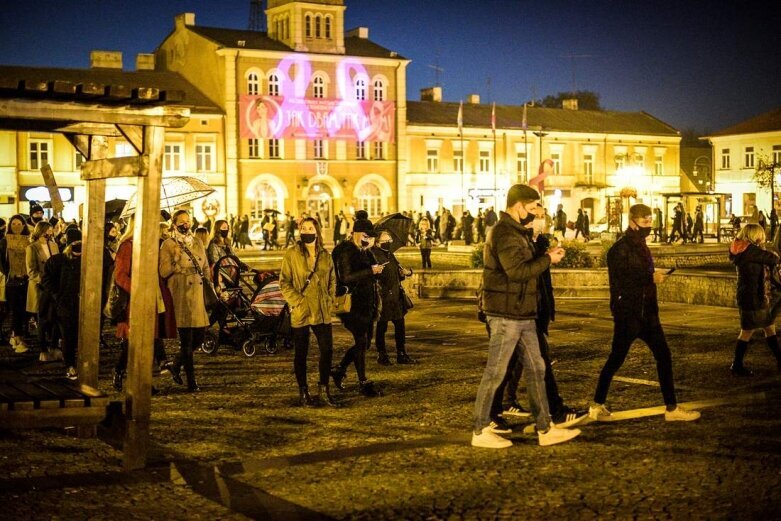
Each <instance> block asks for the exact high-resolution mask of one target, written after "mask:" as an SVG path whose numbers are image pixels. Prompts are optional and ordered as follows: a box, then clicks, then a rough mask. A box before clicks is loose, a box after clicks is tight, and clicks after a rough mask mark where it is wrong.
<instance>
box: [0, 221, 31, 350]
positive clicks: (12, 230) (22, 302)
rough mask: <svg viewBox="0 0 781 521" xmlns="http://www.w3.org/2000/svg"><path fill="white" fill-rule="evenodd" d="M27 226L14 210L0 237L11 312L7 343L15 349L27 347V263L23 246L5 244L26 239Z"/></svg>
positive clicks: (0, 261) (0, 259) (0, 262)
mask: <svg viewBox="0 0 781 521" xmlns="http://www.w3.org/2000/svg"><path fill="white" fill-rule="evenodd" d="M29 235H30V229H29V227H28V226H27V222H26V221H25V220H24V217H22V216H21V215H19V214H17V215H14V216H13V217H11V218H10V219H9V220H8V227H7V229H6V234H5V237H3V239H2V240H0V270H2V272H3V275H5V299H6V303H7V304H6V305H7V306H8V310H9V311H10V312H11V340H10V343H11V347H13V348H14V351H16V352H17V353H24V352H26V351H27V345H26V344H25V343H24V335H25V334H26V332H27V324H26V321H27V266H26V264H25V251H26V250H25V248H26V247H27V246H26V245H25V248H17V247H16V246H15V247H14V248H10V249H9V248H8V244H9V243H10V242H11V241H12V238H13V241H14V242H21V240H20V239H19V237H20V236H24V239H22V240H27V239H29Z"/></svg>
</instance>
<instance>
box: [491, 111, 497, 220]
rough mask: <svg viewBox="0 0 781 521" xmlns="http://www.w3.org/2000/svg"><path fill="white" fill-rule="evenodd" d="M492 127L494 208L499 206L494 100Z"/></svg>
mask: <svg viewBox="0 0 781 521" xmlns="http://www.w3.org/2000/svg"><path fill="white" fill-rule="evenodd" d="M491 129H492V130H493V133H494V208H498V206H497V204H496V203H497V199H498V198H497V196H496V176H497V173H496V163H498V161H497V157H496V102H494V104H493V107H492V109H491Z"/></svg>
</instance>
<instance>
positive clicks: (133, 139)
mask: <svg viewBox="0 0 781 521" xmlns="http://www.w3.org/2000/svg"><path fill="white" fill-rule="evenodd" d="M116 127H117V130H119V132H120V133H121V134H122V135H123V136H124V137H125V139H127V142H128V143H130V144H131V145H133V148H135V149H136V152H138V155H141V154H143V153H144V127H142V126H140V125H120V124H117V125H116Z"/></svg>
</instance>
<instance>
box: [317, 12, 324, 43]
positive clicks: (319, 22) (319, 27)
mask: <svg viewBox="0 0 781 521" xmlns="http://www.w3.org/2000/svg"><path fill="white" fill-rule="evenodd" d="M322 23H323V19H322V17H320V15H317V16H315V38H320V36H321V35H322V34H323V33H322V27H321V26H322Z"/></svg>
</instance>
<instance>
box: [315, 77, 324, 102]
mask: <svg viewBox="0 0 781 521" xmlns="http://www.w3.org/2000/svg"><path fill="white" fill-rule="evenodd" d="M312 94H313V95H314V97H315V98H324V97H325V80H324V79H323V77H322V76H315V79H314V82H313V87H312Z"/></svg>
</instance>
